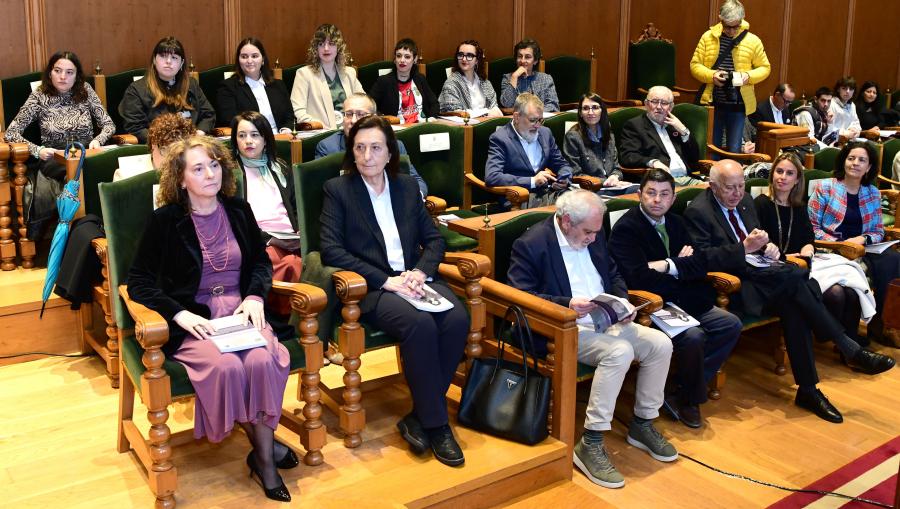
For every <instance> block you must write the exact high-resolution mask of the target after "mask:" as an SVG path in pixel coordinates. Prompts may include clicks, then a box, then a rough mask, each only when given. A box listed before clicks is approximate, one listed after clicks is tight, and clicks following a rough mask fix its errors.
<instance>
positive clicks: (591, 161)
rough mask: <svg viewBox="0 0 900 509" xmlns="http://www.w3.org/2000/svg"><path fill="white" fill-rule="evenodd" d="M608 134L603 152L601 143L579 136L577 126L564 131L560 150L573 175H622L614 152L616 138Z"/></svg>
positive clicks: (616, 154) (610, 133)
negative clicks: (607, 144)
mask: <svg viewBox="0 0 900 509" xmlns="http://www.w3.org/2000/svg"><path fill="white" fill-rule="evenodd" d="M605 135H606V136H609V146H608V147H607V149H606V152H605V153H604V152H603V145H602V144H600V143H592V142H590V141H589V142H587V144H585V141H584V138H582V137H581V130H580V128H579V126H575V127H573V128H572V129H570V130H569V132H567V133H566V138H565V140H564V142H563V147H562V152H563V155H564V156H565V158H566V159H568V160H569V163H571V164H572V169H573V170H575V173H574V174H575V175H592V176H594V177H600V178H602V179H605V178H607V177H609V176H612V175H615V176H617V177H619V178H620V179H621V178H623V177H624V175H623V174H622V170H621V169H619V157H618V153H617V152H616V138H615V136H613V133H612V132H611V131H610V132H608V133H605Z"/></svg>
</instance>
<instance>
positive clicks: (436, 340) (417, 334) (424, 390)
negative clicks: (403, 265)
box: [361, 282, 469, 428]
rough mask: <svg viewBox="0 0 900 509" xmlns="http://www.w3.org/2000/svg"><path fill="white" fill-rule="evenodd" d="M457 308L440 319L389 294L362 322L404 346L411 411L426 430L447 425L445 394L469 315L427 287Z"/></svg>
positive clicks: (441, 288) (446, 291)
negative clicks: (411, 401) (410, 395)
mask: <svg viewBox="0 0 900 509" xmlns="http://www.w3.org/2000/svg"><path fill="white" fill-rule="evenodd" d="M428 285H429V286H431V288H433V289H434V290H435V291H437V292H438V293H440V294H441V295H443V296H444V297H445V298H447V299H448V300H449V301H450V302H452V303H453V304H454V306H453V309H450V310H447V311H444V312H442V313H428V312H425V311H419V310H417V309H416V308H414V307H412V305H410V304H409V303H408V302H406V301H405V300H403V298H401V297H399V296H397V295H396V294H394V293H391V292H381V296H380V297H379V298H378V302H377V303H376V304H375V306H374V307H373V308H372V309H371V311H369V312H367V313H365V314H363V315H362V316H361V319H362V320H363V321H365V322H366V323H369V324H371V325H373V326H375V327H377V328H378V329H380V330H382V331H384V332H385V333H387V334H389V335H390V336H392V337H394V338H396V339H397V340H399V341H400V357H401V358H402V360H403V373H404V375H405V376H406V382H407V384H409V392H410V393H411V394H412V399H413V411H414V412H415V414H416V416H417V417H418V418H419V421H421V423H422V426H423V427H425V428H436V427H438V426H442V425H444V424H447V422H448V417H447V398H446V394H447V389H449V388H450V382H452V381H453V375H454V373H455V372H456V367H457V365H458V364H459V361H460V359H461V358H462V354H463V350H464V348H465V346H466V337H467V335H468V332H469V315H468V314H467V313H466V309H465V307H464V306H463V304H462V302H460V301H459V299H458V298H457V297H456V296H455V295H454V294H453V292H452V291H451V290H450V288H448V287H447V286H446V285H444V284H443V283H434V282H433V283H428Z"/></svg>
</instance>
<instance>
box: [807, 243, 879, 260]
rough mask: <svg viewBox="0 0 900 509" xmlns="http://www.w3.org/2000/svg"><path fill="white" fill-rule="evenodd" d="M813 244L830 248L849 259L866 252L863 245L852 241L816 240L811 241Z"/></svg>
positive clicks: (858, 256)
mask: <svg viewBox="0 0 900 509" xmlns="http://www.w3.org/2000/svg"><path fill="white" fill-rule="evenodd" d="M813 245H814V246H816V247H820V248H822V249H830V250H832V251H835V252H837V253H838V254H839V255H841V256H843V257H844V258H849V259H851V260H855V259H857V258H860V257H862V256H863V255H865V254H866V248H865V247H864V246H861V245H859V244H854V243H853V242H846V241H842V242H838V241H832V240H817V241H815V242H813Z"/></svg>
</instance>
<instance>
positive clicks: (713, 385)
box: [707, 368, 725, 399]
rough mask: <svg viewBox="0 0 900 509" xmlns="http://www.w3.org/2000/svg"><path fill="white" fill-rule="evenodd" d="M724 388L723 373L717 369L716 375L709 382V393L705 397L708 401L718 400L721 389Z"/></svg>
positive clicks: (720, 395)
mask: <svg viewBox="0 0 900 509" xmlns="http://www.w3.org/2000/svg"><path fill="white" fill-rule="evenodd" d="M724 386H725V371H723V370H722V369H721V368H719V370H718V371H716V375H715V376H714V377H713V379H712V380H710V382H709V392H708V393H707V396H708V397H709V399H719V398H721V397H722V387H724Z"/></svg>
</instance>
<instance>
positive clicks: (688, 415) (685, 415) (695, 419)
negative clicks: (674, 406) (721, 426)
mask: <svg viewBox="0 0 900 509" xmlns="http://www.w3.org/2000/svg"><path fill="white" fill-rule="evenodd" d="M678 417H679V420H680V421H681V422H682V423H683V424H684V425H685V426H687V427H688V428H693V429H698V428H700V427H701V426H703V419H702V418H701V417H700V406H699V405H681V408H680V409H679V412H678Z"/></svg>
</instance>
